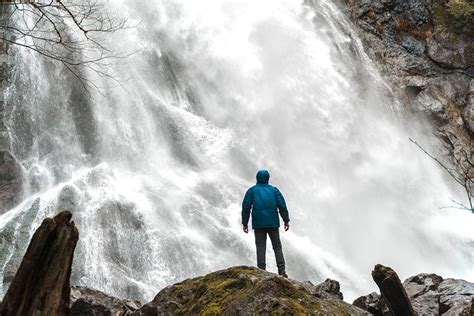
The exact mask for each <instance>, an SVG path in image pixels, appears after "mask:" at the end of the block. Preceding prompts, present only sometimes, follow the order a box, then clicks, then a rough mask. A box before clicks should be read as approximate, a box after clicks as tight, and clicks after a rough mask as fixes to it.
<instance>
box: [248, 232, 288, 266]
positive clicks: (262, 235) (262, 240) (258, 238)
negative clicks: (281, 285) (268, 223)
mask: <svg viewBox="0 0 474 316" xmlns="http://www.w3.org/2000/svg"><path fill="white" fill-rule="evenodd" d="M254 233H255V245H256V246H257V266H258V267H259V268H260V269H263V270H265V268H266V264H265V252H266V248H267V234H268V236H270V240H271V241H272V246H273V251H274V252H275V259H276V263H277V267H278V274H284V273H285V258H283V251H282V248H281V241H280V232H279V230H278V228H277V227H268V228H254Z"/></svg>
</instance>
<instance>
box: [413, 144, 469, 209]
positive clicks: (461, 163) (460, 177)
mask: <svg viewBox="0 0 474 316" xmlns="http://www.w3.org/2000/svg"><path fill="white" fill-rule="evenodd" d="M409 140H410V141H411V142H412V143H414V144H415V145H416V146H417V147H418V148H419V149H421V150H422V151H423V152H424V153H425V154H426V155H427V156H428V157H430V158H431V159H433V160H434V161H435V162H436V163H437V164H438V165H439V166H441V168H443V169H444V170H445V171H446V172H447V173H448V175H449V176H450V177H451V178H452V179H453V180H454V181H456V183H458V184H459V185H461V186H462V187H463V188H464V191H465V192H466V196H467V201H468V204H469V205H465V204H464V203H461V202H459V201H456V200H453V199H451V201H452V202H453V203H454V205H453V206H447V207H443V208H458V209H463V210H468V211H471V212H472V213H474V207H473V191H474V187H473V182H474V161H473V157H472V150H471V149H469V151H468V152H467V151H466V150H464V149H463V150H461V151H460V152H459V154H453V159H454V161H455V165H456V169H455V168H452V167H448V166H447V164H446V163H443V162H442V161H441V160H440V159H438V158H436V157H435V156H433V155H432V154H430V153H429V152H428V151H427V150H426V149H424V148H423V147H422V146H421V145H420V144H418V143H417V142H416V141H415V140H413V139H411V138H409Z"/></svg>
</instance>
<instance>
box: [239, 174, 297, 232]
mask: <svg viewBox="0 0 474 316" xmlns="http://www.w3.org/2000/svg"><path fill="white" fill-rule="evenodd" d="M269 178H270V174H269V173H268V171H266V170H261V171H259V172H258V173H257V184H256V185H254V186H253V187H251V188H250V189H248V190H247V193H246V194H245V197H244V201H243V202H242V219H243V220H244V221H248V219H249V217H250V210H252V227H280V220H279V219H278V210H280V214H281V217H282V218H283V221H284V222H285V223H288V222H289V218H288V210H287V208H286V204H285V199H284V198H283V195H282V194H281V192H280V191H279V190H278V188H276V187H274V186H272V185H269V184H268V180H269Z"/></svg>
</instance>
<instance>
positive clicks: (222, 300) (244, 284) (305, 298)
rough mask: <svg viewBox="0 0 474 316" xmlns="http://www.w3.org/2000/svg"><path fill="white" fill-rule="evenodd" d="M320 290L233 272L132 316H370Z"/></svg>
mask: <svg viewBox="0 0 474 316" xmlns="http://www.w3.org/2000/svg"><path fill="white" fill-rule="evenodd" d="M324 288H326V287H325V286H322V287H319V288H318V287H317V286H313V285H311V284H310V283H309V282H306V283H300V282H297V281H293V280H289V279H285V278H282V277H280V276H277V275H276V274H273V273H269V272H266V271H263V270H260V269H257V268H253V267H245V266H241V267H233V268H229V269H226V270H221V271H217V272H213V273H210V274H208V275H205V276H202V277H197V278H194V279H188V280H185V281H183V282H181V283H177V284H174V285H171V286H168V287H166V288H164V289H163V290H162V291H161V292H159V293H158V294H157V295H156V297H155V298H154V299H153V301H151V302H150V303H148V304H145V305H144V306H143V307H142V308H140V309H139V310H138V311H136V312H134V313H133V315H177V314H178V315H199V314H204V315H256V314H257V315H270V314H272V315H273V314H275V315H369V314H368V313H367V312H365V311H363V310H361V309H359V308H357V307H354V306H352V305H350V304H347V303H345V302H344V301H342V300H340V299H339V298H337V297H335V296H334V294H328V293H326V291H325V290H323V289H324Z"/></svg>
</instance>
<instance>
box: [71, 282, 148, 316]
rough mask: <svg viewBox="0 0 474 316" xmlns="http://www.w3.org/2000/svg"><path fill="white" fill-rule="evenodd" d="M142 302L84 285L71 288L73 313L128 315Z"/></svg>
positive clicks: (83, 314) (85, 315) (91, 315)
mask: <svg viewBox="0 0 474 316" xmlns="http://www.w3.org/2000/svg"><path fill="white" fill-rule="evenodd" d="M141 305H142V304H141V303H140V302H139V301H134V300H120V299H118V298H116V297H113V296H110V295H107V294H105V293H102V292H100V291H97V290H94V289H91V288H87V287H83V286H73V287H72V288H71V315H73V316H74V315H77V316H89V315H90V316H94V315H116V316H119V315H127V314H130V313H131V312H132V311H135V310H137V309H138V308H140V306H141Z"/></svg>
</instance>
